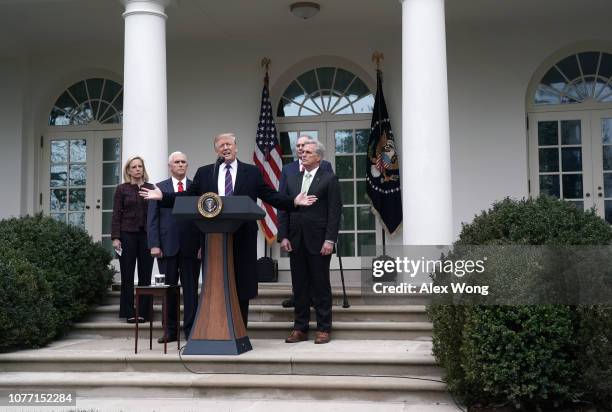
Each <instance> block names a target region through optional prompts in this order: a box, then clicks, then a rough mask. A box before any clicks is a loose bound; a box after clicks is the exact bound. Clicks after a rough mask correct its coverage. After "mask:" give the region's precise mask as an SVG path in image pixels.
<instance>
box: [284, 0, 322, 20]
mask: <svg viewBox="0 0 612 412" xmlns="http://www.w3.org/2000/svg"><path fill="white" fill-rule="evenodd" d="M289 10H291V13H292V14H293V15H294V16H295V17H299V18H300V19H303V20H307V19H309V18H311V17H313V16H315V15H316V14H317V13H318V12H319V10H321V6H319V5H318V4H317V3H313V2H310V1H300V2H297V3H293V4H292V5H291V6H290V7H289Z"/></svg>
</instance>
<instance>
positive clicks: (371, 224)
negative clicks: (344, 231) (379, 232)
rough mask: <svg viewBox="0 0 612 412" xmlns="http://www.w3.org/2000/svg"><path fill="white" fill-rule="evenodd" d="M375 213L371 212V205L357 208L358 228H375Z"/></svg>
mask: <svg viewBox="0 0 612 412" xmlns="http://www.w3.org/2000/svg"><path fill="white" fill-rule="evenodd" d="M374 219H375V217H374V213H372V212H371V210H370V206H361V207H358V208H357V229H358V230H374V229H376V222H375V220H374Z"/></svg>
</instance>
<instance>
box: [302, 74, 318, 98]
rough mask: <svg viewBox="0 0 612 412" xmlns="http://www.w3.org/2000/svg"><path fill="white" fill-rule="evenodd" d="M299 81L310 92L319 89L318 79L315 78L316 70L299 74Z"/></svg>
mask: <svg viewBox="0 0 612 412" xmlns="http://www.w3.org/2000/svg"><path fill="white" fill-rule="evenodd" d="M298 81H299V82H300V84H301V85H302V86H303V87H304V89H305V90H306V93H308V94H311V93H314V92H316V91H317V90H318V89H319V86H318V85H317V79H315V74H314V70H310V71H307V72H306V73H304V74H302V75H300V76H298Z"/></svg>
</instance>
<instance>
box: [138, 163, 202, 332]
mask: <svg viewBox="0 0 612 412" xmlns="http://www.w3.org/2000/svg"><path fill="white" fill-rule="evenodd" d="M187 167H188V163H187V156H185V154H183V153H181V152H174V153H172V154H171V155H170V156H169V157H168V170H169V171H170V175H171V177H170V178H169V179H166V180H164V181H161V182H159V183H158V184H157V186H158V187H159V188H160V189H161V190H163V191H165V192H177V193H180V192H184V191H186V190H188V189H189V186H190V185H191V180H190V179H187ZM147 220H148V222H147V225H148V231H147V237H148V243H149V248H150V249H151V256H153V257H156V258H157V266H158V268H159V272H160V273H163V274H165V275H166V285H174V286H176V285H178V281H179V279H180V281H181V286H182V288H183V303H184V309H183V331H184V332H185V337H186V338H189V333H190V332H191V326H192V325H193V322H194V319H195V314H196V308H197V306H198V279H199V276H200V261H199V260H198V258H197V254H198V248H199V246H200V233H199V231H198V229H197V228H196V227H195V226H194V225H193V224H191V222H188V221H182V222H178V223H177V221H176V219H175V218H174V216H173V215H172V208H168V207H160V205H159V202H149V211H148V214H147ZM177 318H178V313H177V312H176V296H175V295H174V294H173V293H172V294H170V295H169V296H168V331H169V333H168V336H167V338H166V341H167V342H174V341H175V340H176V338H177V336H176V323H177V322H178V319H177ZM157 341H158V342H159V343H163V342H164V338H163V336H162V337H160V338H159V339H158V340H157Z"/></svg>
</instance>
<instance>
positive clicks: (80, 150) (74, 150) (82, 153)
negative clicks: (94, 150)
mask: <svg viewBox="0 0 612 412" xmlns="http://www.w3.org/2000/svg"><path fill="white" fill-rule="evenodd" d="M85 161H87V141H86V140H85V139H79V140H71V141H70V162H85Z"/></svg>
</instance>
